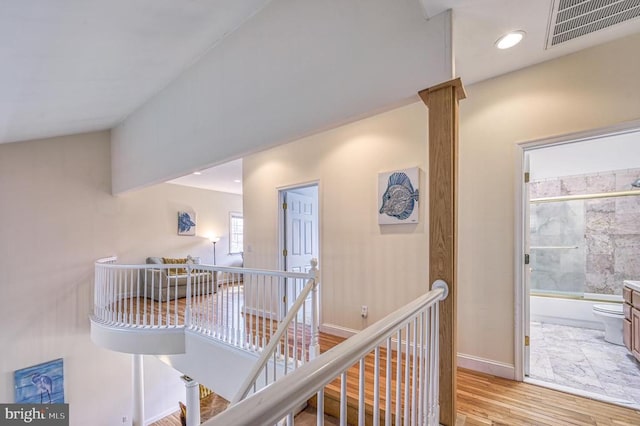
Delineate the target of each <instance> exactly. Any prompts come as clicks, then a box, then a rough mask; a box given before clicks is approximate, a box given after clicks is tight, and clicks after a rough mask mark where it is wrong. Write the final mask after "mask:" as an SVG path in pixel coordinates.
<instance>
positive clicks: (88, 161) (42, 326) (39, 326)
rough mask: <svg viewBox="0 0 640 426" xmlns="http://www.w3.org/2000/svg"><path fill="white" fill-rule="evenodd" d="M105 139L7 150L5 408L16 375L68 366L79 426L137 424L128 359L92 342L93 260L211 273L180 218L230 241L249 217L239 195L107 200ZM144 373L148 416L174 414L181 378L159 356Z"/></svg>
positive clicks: (174, 193)
mask: <svg viewBox="0 0 640 426" xmlns="http://www.w3.org/2000/svg"><path fill="white" fill-rule="evenodd" d="M109 138H110V136H109V133H108V132H102V133H92V134H84V135H77V136H68V137H61V138H54V139H50V140H39V141H29V142H20V143H15V144H3V145H0V206H1V208H0V289H1V290H2V297H0V321H1V323H2V327H1V328H0V348H2V349H1V350H0V351H1V355H0V374H1V376H0V377H1V380H0V383H1V385H0V401H2V402H13V400H14V392H13V372H14V371H15V370H17V369H20V368H24V367H27V366H30V365H34V364H38V363H41V362H44V361H48V360H51V359H55V358H63V359H64V369H65V383H66V389H65V399H66V401H67V402H69V404H70V411H71V423H70V424H71V425H76V426H80V425H105V426H107V425H108V426H111V425H114V424H122V416H127V417H128V418H129V419H131V357H130V356H128V355H125V354H119V353H116V352H110V351H107V350H103V349H101V348H98V347H96V346H95V345H94V344H93V343H92V342H91V340H90V338H89V313H90V310H91V307H92V299H91V297H92V296H91V295H92V286H93V261H94V260H95V259H96V258H98V257H101V256H107V255H118V256H119V257H120V258H121V260H123V261H130V262H143V261H144V258H145V257H146V256H149V255H157V256H162V255H169V256H173V255H175V256H184V255H186V254H193V255H201V256H203V261H206V262H210V261H211V256H212V254H211V244H210V243H209V242H208V241H207V240H205V239H201V238H197V237H178V236H177V235H176V216H177V214H176V212H177V210H178V209H181V208H185V207H190V208H192V209H194V210H195V211H196V213H197V214H198V226H199V228H200V229H201V230H202V231H203V232H205V231H207V230H209V229H211V230H212V231H215V232H219V233H222V232H225V230H226V227H228V225H227V224H228V211H229V210H241V206H242V200H241V197H240V196H237V195H230V194H222V193H216V192H211V191H204V190H198V189H190V188H185V187H180V186H177V185H169V184H164V185H158V186H155V187H152V188H148V189H144V190H141V191H138V192H133V193H130V194H127V195H126V196H122V197H113V196H111V195H110V185H111V173H110V161H109V157H110V146H109V145H110V142H109ZM222 251H224V250H221V251H219V252H218V253H219V254H220V253H221V252H222ZM219 257H221V256H219ZM225 257H226V256H225ZM145 363H146V365H145V383H146V388H147V389H146V392H147V394H146V408H147V412H146V414H147V417H148V418H149V417H153V416H156V415H158V414H160V413H162V412H164V411H166V410H175V409H177V407H178V406H177V400H178V399H182V400H184V386H183V384H182V383H181V381H180V380H179V379H178V373H177V372H175V371H173V370H171V369H170V368H169V367H167V366H165V365H164V364H162V363H160V361H158V360H156V359H155V358H154V357H145Z"/></svg>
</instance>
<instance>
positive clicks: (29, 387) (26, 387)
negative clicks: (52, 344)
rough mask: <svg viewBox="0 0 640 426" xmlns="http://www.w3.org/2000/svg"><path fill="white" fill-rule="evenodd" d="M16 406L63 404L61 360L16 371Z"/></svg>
mask: <svg viewBox="0 0 640 426" xmlns="http://www.w3.org/2000/svg"><path fill="white" fill-rule="evenodd" d="M13 381H14V386H15V402H16V404H64V374H63V368H62V358H59V359H54V360H53V361H49V362H45V363H43V364H38V365H34V366H31V367H27V368H23V369H21V370H16V371H15V372H14V376H13Z"/></svg>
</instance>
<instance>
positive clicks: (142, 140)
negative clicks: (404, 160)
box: [113, 0, 453, 193]
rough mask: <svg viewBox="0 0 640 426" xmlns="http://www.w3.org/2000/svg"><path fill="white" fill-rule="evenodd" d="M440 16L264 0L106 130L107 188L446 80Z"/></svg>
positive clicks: (325, 123) (291, 135) (254, 145)
mask: <svg viewBox="0 0 640 426" xmlns="http://www.w3.org/2000/svg"><path fill="white" fill-rule="evenodd" d="M450 22H451V21H450V14H449V13H443V14H441V15H438V16H435V17H432V18H431V19H430V20H428V21H427V20H426V19H424V17H423V14H422V10H421V7H420V4H419V3H418V2H417V1H413V0H412V1H401V2H397V1H389V0H367V1H363V0H359V1H349V2H344V1H340V0H325V1H295V0H273V1H271V2H269V4H268V5H267V6H266V7H265V8H264V9H262V10H261V11H260V12H258V13H257V14H256V15H255V16H253V17H252V18H251V19H249V20H248V21H247V22H246V23H244V24H243V25H242V26H241V27H240V28H239V29H237V30H236V31H234V32H233V33H231V34H229V35H228V36H227V37H226V38H225V39H224V40H223V41H222V42H221V43H219V44H218V45H216V46H214V47H213V48H212V49H211V50H210V51H209V52H207V54H206V55H204V56H203V57H202V58H201V60H200V61H198V62H197V63H196V64H194V66H192V67H191V68H190V69H188V70H186V71H185V72H184V73H183V74H182V75H181V76H180V77H179V78H177V79H176V80H175V81H174V82H172V83H171V84H169V85H168V86H167V87H166V88H165V90H164V91H162V92H161V93H160V94H158V95H157V96H155V97H154V98H153V99H151V100H150V101H149V102H147V103H146V104H145V105H143V106H142V107H141V108H140V109H139V110H137V111H136V112H135V113H134V114H132V115H131V116H130V117H128V118H127V119H126V120H125V121H124V122H123V123H122V124H121V125H120V126H118V127H117V128H116V129H115V130H114V132H113V137H114V144H113V190H114V192H115V193H121V192H125V191H127V190H131V189H133V188H139V187H142V186H146V185H149V184H152V183H156V182H160V181H166V180H168V179H171V178H175V177H178V176H179V175H182V174H184V172H188V171H193V170H197V169H200V168H203V167H204V166H211V165H216V164H220V163H221V162H224V161H228V160H232V159H234V158H238V157H239V156H241V155H245V154H248V153H251V152H255V151H256V150H259V149H263V148H264V147H265V146H272V145H276V144H280V143H283V142H286V141H291V140H294V139H296V138H300V137H302V136H304V135H308V134H311V133H314V132H318V131H320V130H323V129H328V128H331V127H335V126H337V125H340V124H342V123H346V122H348V121H351V120H355V119H357V118H360V117H364V116H366V115H370V114H373V113H374V111H382V110H384V109H389V108H393V107H395V106H397V105H401V104H406V103H407V102H408V101H407V99H409V98H412V97H413V96H415V93H416V92H417V91H418V90H420V89H423V88H425V87H428V86H431V85H434V84H437V83H440V82H441V81H443V80H447V79H449V78H451V75H452V72H453V71H452V62H453V60H452V59H451V58H452V54H451V40H450V31H451V28H450ZM148 158H153V161H150V160H149V161H145V160H146V159H148Z"/></svg>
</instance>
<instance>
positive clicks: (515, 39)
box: [495, 30, 526, 49]
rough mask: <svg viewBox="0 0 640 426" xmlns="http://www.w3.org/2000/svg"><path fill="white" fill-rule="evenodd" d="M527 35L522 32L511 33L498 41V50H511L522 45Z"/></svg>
mask: <svg viewBox="0 0 640 426" xmlns="http://www.w3.org/2000/svg"><path fill="white" fill-rule="evenodd" d="M525 34H526V33H525V32H524V31H522V30H518V31H511V32H510V33H507V34H505V35H503V36H502V37H500V38H499V39H498V40H496V43H495V45H496V47H497V48H498V49H509V48H510V47H513V46H515V45H516V44H518V43H520V42H521V41H522V39H523V38H524V35H525Z"/></svg>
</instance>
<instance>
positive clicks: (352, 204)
mask: <svg viewBox="0 0 640 426" xmlns="http://www.w3.org/2000/svg"><path fill="white" fill-rule="evenodd" d="M426 140H427V110H426V107H425V106H424V105H423V104H422V103H414V104H412V105H410V106H406V107H403V108H398V109H396V110H393V111H391V112H387V113H384V114H380V115H377V116H375V117H371V118H368V119H364V120H361V121H358V122H355V123H352V124H349V125H346V126H343V127H340V128H337V129H335V130H331V131H328V132H324V133H321V134H318V135H315V136H311V137H308V138H304V139H301V140H299V141H297V142H294V143H290V144H287V145H282V146H280V147H277V148H274V149H271V150H268V151H264V152H262V153H259V154H255V155H252V156H249V157H246V158H245V160H244V176H243V184H244V220H245V237H244V238H245V240H244V244H245V264H246V265H247V266H251V267H266V268H275V267H276V266H277V265H278V263H277V262H278V253H277V251H278V238H277V228H278V224H277V220H278V188H282V187H286V186H290V185H296V184H301V183H306V182H310V181H315V180H318V181H319V188H318V190H319V202H320V212H319V213H320V215H319V218H320V220H319V222H320V238H319V239H320V266H319V267H320V273H321V282H322V284H321V286H322V322H323V323H324V326H325V327H326V326H328V327H332V326H339V327H343V328H348V329H356V330H358V329H362V328H364V327H365V326H366V325H368V324H372V323H373V322H375V321H376V320H378V319H380V318H382V317H383V316H384V315H386V314H388V313H389V312H391V311H392V310H393V309H394V308H398V307H400V306H402V305H404V304H406V303H407V302H409V301H410V300H412V299H413V298H415V297H416V296H418V295H420V294H423V293H424V292H426V291H427V290H428V282H427V279H428V237H427V232H426V230H427V219H426V211H427V209H426V208H425V206H424V204H423V203H421V205H420V222H419V223H418V224H415V225H409V224H407V225H404V224H403V225H385V226H380V225H378V222H377V220H378V219H377V216H378V209H379V208H380V200H378V193H377V184H378V173H379V172H387V171H392V170H398V169H404V168H410V167H416V166H417V167H420V168H421V169H422V176H421V187H420V197H421V200H426V199H428V191H427V188H426V186H425V176H426V175H427V174H428V169H427V165H428V161H427V144H426ZM361 305H368V307H369V318H368V320H363V319H362V318H361V317H360V306H361Z"/></svg>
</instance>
